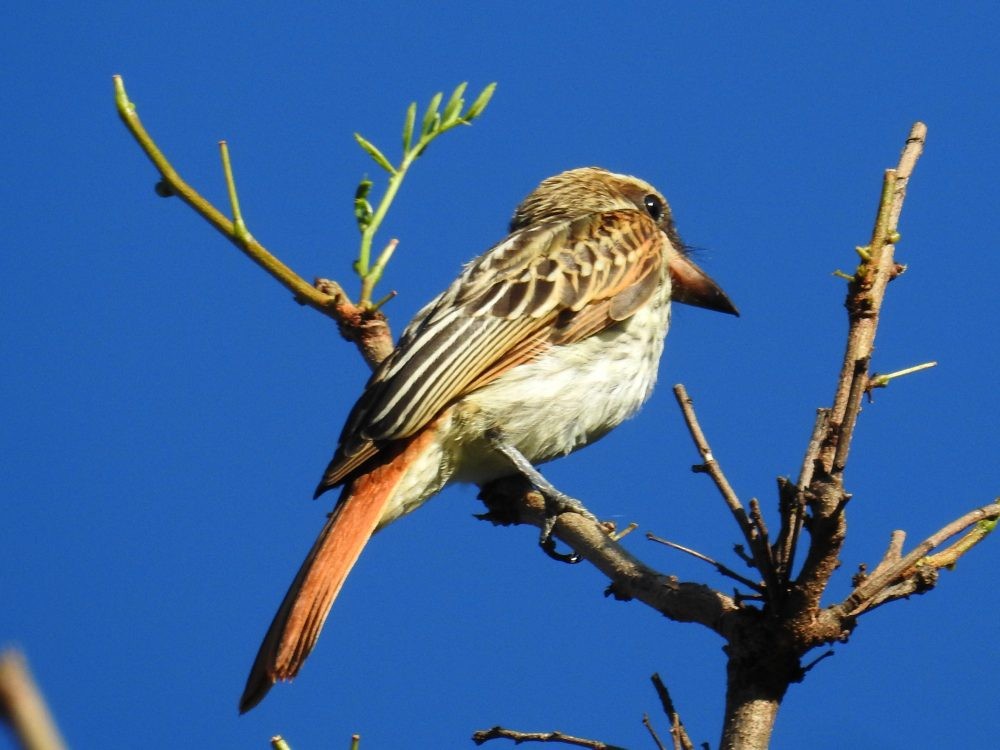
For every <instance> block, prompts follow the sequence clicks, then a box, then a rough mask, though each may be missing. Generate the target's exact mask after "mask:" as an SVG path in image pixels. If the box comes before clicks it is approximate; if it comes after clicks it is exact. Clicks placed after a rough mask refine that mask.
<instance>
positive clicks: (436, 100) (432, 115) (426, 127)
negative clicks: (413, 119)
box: [420, 91, 444, 135]
mask: <svg viewBox="0 0 1000 750" xmlns="http://www.w3.org/2000/svg"><path fill="white" fill-rule="evenodd" d="M442 96H444V94H442V93H441V92H440V91H439V92H437V93H436V94H434V96H433V97H432V98H431V103H430V104H428V105H427V111H426V112H425V113H424V121H423V124H422V125H421V126H420V132H421V133H422V134H423V135H430V134H431V133H433V132H434V128H435V126H436V125H437V124H438V123H439V122H440V121H441V115H439V114H438V105H440V104H441V97H442Z"/></svg>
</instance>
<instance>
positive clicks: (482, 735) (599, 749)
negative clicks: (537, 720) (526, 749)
mask: <svg viewBox="0 0 1000 750" xmlns="http://www.w3.org/2000/svg"><path fill="white" fill-rule="evenodd" d="M490 740H514V744H515V745H520V744H521V743H522V742H561V743H562V744H564V745H574V746H576V747H586V748H589V750H625V748H622V747H619V746H618V745H609V744H608V743H606V742H601V741H600V740H588V739H585V738H583V737H574V736H572V735H569V734H564V733H563V732H519V731H517V730H516V729H505V728H504V727H499V726H497V727H493V728H491V729H481V730H479V731H478V732H475V733H473V735H472V741H473V742H475V743H476V744H477V745H483V744H485V743H487V742H489V741H490Z"/></svg>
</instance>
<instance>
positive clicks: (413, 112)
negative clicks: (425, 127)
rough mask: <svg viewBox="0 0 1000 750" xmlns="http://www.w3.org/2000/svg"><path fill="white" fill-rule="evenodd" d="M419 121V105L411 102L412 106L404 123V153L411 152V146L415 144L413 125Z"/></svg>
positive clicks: (407, 109)
mask: <svg viewBox="0 0 1000 750" xmlns="http://www.w3.org/2000/svg"><path fill="white" fill-rule="evenodd" d="M416 121H417V103H416V102H410V106H409V107H407V108H406V119H405V120H404V121H403V153H404V154H405V153H407V152H408V151H409V150H410V144H412V143H413V123H415V122H416Z"/></svg>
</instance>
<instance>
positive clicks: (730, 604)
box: [479, 476, 740, 634]
mask: <svg viewBox="0 0 1000 750" xmlns="http://www.w3.org/2000/svg"><path fill="white" fill-rule="evenodd" d="M479 497H480V499H481V500H482V501H483V502H484V503H485V504H486V507H487V508H488V509H489V512H488V513H486V514H484V515H483V516H480V517H481V518H483V519H484V520H488V521H492V522H493V523H495V524H498V525H510V524H529V525H532V526H536V527H538V528H539V529H540V528H543V526H544V525H545V523H546V518H547V516H546V508H545V501H544V499H543V498H542V496H541V494H540V493H538V492H537V491H535V490H534V489H533V488H532V487H531V486H530V485H529V484H528V483H527V481H526V480H524V479H523V478H522V477H519V476H513V477H505V478H504V479H499V480H497V481H495V482H491V483H489V484H487V485H485V486H484V487H483V489H482V491H481V492H480V495H479ZM608 532H609V530H608V528H607V527H606V526H604V525H602V524H600V523H598V522H595V521H591V520H589V519H588V518H586V517H584V516H583V515H580V514H578V513H563V514H562V515H560V516H559V518H558V520H557V522H556V525H555V527H554V529H553V534H552V535H553V537H555V538H557V539H559V540H560V541H562V542H563V543H565V544H567V545H568V546H569V547H571V548H572V549H573V550H574V551H575V552H576V553H577V554H578V555H579V556H580V557H581V558H582V559H584V560H586V561H587V562H589V563H591V564H592V565H593V566H594V567H596V568H597V569H598V570H600V571H601V572H602V573H603V574H604V575H605V576H607V578H608V579H609V580H610V581H611V585H610V586H609V589H608V592H609V593H610V594H613V595H614V596H615V597H616V598H618V599H638V600H639V601H641V602H643V603H644V604H647V605H648V606H650V607H652V608H653V609H655V610H656V611H658V612H660V613H662V614H664V615H665V616H667V617H669V618H671V619H672V620H677V621H678V622H697V623H699V624H701V625H704V626H705V627H707V628H710V629H712V630H714V631H715V632H717V633H720V634H724V631H725V630H726V628H727V625H726V616H727V615H729V614H733V613H735V612H738V611H739V609H740V607H739V605H738V604H737V603H736V602H735V601H734V600H733V599H732V597H729V596H726V595H725V594H722V593H721V592H719V591H716V590H714V589H712V588H711V587H709V586H706V585H704V584H699V583H687V582H683V581H678V580H677V579H676V578H674V577H673V576H666V575H663V574H662V573H659V572H657V571H656V570H653V569H652V568H651V567H649V566H648V565H646V564H645V563H643V562H641V561H640V560H639V559H637V558H636V557H634V556H633V555H632V554H630V553H629V552H628V551H626V550H625V548H624V547H622V546H621V545H620V544H618V542H617V541H615V540H614V539H612V538H611V536H610V535H609V533H608Z"/></svg>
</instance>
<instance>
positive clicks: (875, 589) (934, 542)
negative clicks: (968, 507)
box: [839, 498, 1000, 617]
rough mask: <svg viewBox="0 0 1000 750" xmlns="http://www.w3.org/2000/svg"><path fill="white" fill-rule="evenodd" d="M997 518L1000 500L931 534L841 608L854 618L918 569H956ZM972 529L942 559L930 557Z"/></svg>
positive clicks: (881, 570) (875, 575) (880, 571)
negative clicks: (959, 561) (950, 567)
mask: <svg viewBox="0 0 1000 750" xmlns="http://www.w3.org/2000/svg"><path fill="white" fill-rule="evenodd" d="M998 518H1000V498H998V499H997V500H995V501H994V502H992V503H990V504H989V505H984V506H982V507H981V508H976V509H975V510H972V511H970V512H968V513H966V514H965V515H963V516H961V517H960V518H956V519H955V520H954V521H952V522H951V523H949V524H947V525H945V526H944V527H943V528H941V529H940V530H939V531H937V532H935V533H934V534H931V536H929V537H927V539H925V540H924V541H923V542H921V543H920V544H918V545H917V546H916V547H915V548H914V549H913V550H912V551H911V552H910V553H909V554H908V555H906V556H905V557H902V558H900V559H899V560H898V561H897V562H895V563H894V564H890V565H885V566H883V565H879V567H878V568H877V569H876V571H875V573H873V574H872V575H871V576H869V577H868V578H867V579H866V580H865V581H864V582H863V583H862V584H861V585H860V586H858V587H857V588H856V589H854V591H853V592H851V595H850V596H848V597H847V598H846V599H845V600H844V601H843V602H842V603H841V604H840V605H839V608H840V609H841V610H842V611H843V612H844V613H845V614H846V615H847V616H849V617H854V616H856V615H858V614H860V613H861V612H863V611H864V610H866V609H868V608H870V606H871V604H872V602H873V601H874V600H875V598H876V597H877V596H878V594H879V592H881V591H882V590H883V589H885V588H887V587H889V586H892V585H893V584H895V583H896V582H898V581H899V580H901V579H902V578H904V577H906V576H907V575H908V574H910V573H911V572H912V570H913V569H914V568H916V567H917V566H918V565H921V564H922V565H924V566H926V567H930V568H934V569H937V568H941V567H949V566H951V565H954V564H955V562H956V561H957V560H958V559H959V558H960V557H961V556H962V555H963V554H965V553H966V552H968V551H969V550H970V549H972V547H973V546H975V545H976V544H978V543H979V542H980V541H982V540H983V539H984V538H986V536H987V535H988V534H989V533H990V532H991V531H992V530H993V528H994V526H995V522H996V521H997V519H998ZM970 526H976V527H977V528H975V529H973V531H971V532H970V533H969V534H967V535H965V536H964V537H962V538H961V539H960V540H958V542H956V543H955V544H953V545H952V546H951V547H948V548H947V549H946V550H945V552H944V553H941V555H940V556H937V555H936V556H931V557H928V555H929V553H930V552H931V551H932V550H934V549H936V548H937V547H939V546H941V545H942V544H944V543H945V542H946V541H948V540H949V539H950V538H951V537H953V536H955V535H956V534H960V533H961V532H963V531H965V530H966V529H968V528H969V527H970Z"/></svg>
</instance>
